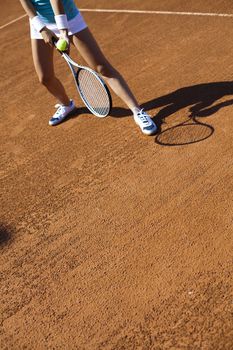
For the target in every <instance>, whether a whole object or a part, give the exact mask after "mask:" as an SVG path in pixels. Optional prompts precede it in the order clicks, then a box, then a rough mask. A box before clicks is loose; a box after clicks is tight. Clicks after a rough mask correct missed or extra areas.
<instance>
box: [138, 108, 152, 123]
mask: <svg viewBox="0 0 233 350" xmlns="http://www.w3.org/2000/svg"><path fill="white" fill-rule="evenodd" d="M137 115H138V117H139V118H140V120H141V121H142V122H143V123H149V122H148V119H147V118H148V117H150V116H149V115H147V114H146V112H145V111H144V109H141V110H140V111H139V112H138V113H137Z"/></svg>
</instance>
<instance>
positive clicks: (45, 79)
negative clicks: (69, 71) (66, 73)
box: [38, 74, 54, 86]
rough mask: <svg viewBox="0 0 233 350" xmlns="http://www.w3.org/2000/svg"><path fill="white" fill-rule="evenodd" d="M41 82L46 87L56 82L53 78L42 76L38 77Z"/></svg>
mask: <svg viewBox="0 0 233 350" xmlns="http://www.w3.org/2000/svg"><path fill="white" fill-rule="evenodd" d="M38 79H39V82H40V83H41V84H42V85H44V86H50V85H51V84H52V82H53V80H54V77H53V76H50V75H46V74H41V75H39V76H38Z"/></svg>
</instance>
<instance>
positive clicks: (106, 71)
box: [94, 63, 115, 78]
mask: <svg viewBox="0 0 233 350" xmlns="http://www.w3.org/2000/svg"><path fill="white" fill-rule="evenodd" d="M94 69H95V70H96V72H97V73H99V74H100V75H102V76H104V77H107V78H112V77H114V76H115V69H114V68H113V67H112V66H111V65H110V64H109V63H103V64H98V65H96V67H95V68H94Z"/></svg>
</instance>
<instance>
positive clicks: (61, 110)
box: [49, 100, 76, 126]
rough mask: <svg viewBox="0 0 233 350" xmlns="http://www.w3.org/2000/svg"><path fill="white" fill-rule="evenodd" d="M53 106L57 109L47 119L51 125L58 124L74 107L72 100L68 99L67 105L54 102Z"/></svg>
mask: <svg viewBox="0 0 233 350" xmlns="http://www.w3.org/2000/svg"><path fill="white" fill-rule="evenodd" d="M55 108H57V111H56V113H55V114H54V115H53V116H52V118H51V119H50V120H49V125H52V126H54V125H57V124H60V123H61V122H62V121H63V120H64V119H65V118H66V117H67V116H68V115H69V114H70V113H71V112H72V111H73V110H74V109H75V108H76V107H75V104H74V101H73V100H70V104H69V106H64V105H61V104H56V105H55Z"/></svg>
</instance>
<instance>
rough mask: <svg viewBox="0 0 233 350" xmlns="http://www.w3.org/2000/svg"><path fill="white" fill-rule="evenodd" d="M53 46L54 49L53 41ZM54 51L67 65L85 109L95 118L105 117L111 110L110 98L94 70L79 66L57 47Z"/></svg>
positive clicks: (105, 86)
mask: <svg viewBox="0 0 233 350" xmlns="http://www.w3.org/2000/svg"><path fill="white" fill-rule="evenodd" d="M54 45H55V47H56V41H55V40H54ZM56 49H57V51H58V52H59V53H60V54H61V56H62V58H63V59H64V60H65V61H66V63H67V64H68V66H69V68H70V70H71V72H72V75H73V78H74V81H75V85H76V88H77V90H78V92H79V95H80V97H81V99H82V100H83V102H84V104H85V105H86V107H87V108H88V109H89V111H90V112H91V113H92V114H94V115H95V116H97V117H100V118H104V117H107V116H108V115H109V113H110V111H111V108H112V98H111V94H110V92H109V89H108V87H107V85H106V84H105V82H104V80H103V79H102V78H101V77H100V76H99V74H97V73H96V72H95V71H94V70H92V69H90V68H88V67H84V66H81V65H79V64H78V63H76V62H74V61H73V60H72V59H71V58H70V56H69V55H68V54H67V53H65V52H62V51H60V50H59V49H58V48H57V47H56Z"/></svg>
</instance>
